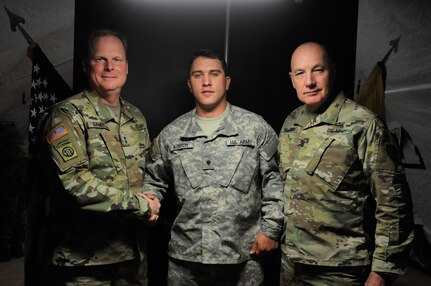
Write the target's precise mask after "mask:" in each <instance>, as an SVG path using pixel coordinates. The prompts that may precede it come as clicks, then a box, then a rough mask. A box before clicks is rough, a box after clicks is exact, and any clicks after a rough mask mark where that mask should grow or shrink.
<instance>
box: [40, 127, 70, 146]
mask: <svg viewBox="0 0 431 286" xmlns="http://www.w3.org/2000/svg"><path fill="white" fill-rule="evenodd" d="M67 134H69V131H68V130H67V128H66V126H65V125H64V124H60V125H58V126H57V127H55V128H54V129H53V130H51V131H50V132H49V133H48V134H47V135H46V137H45V138H46V141H47V142H48V144H51V143H52V142H54V141H55V140H57V139H60V138H61V137H63V136H65V135H67Z"/></svg>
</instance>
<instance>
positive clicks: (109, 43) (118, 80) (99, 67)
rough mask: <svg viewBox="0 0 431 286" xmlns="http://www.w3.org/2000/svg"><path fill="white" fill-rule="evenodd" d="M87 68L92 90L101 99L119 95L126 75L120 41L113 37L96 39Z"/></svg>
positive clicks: (123, 53) (124, 55) (126, 66)
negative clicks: (110, 95)
mask: <svg viewBox="0 0 431 286" xmlns="http://www.w3.org/2000/svg"><path fill="white" fill-rule="evenodd" d="M87 67H88V69H89V70H86V72H87V73H88V79H89V84H90V86H91V88H92V89H94V90H95V91H96V92H97V93H98V94H99V95H101V96H103V97H104V96H105V95H106V94H112V93H114V94H115V93H117V92H118V95H119V94H120V92H121V88H122V87H123V85H124V83H125V82H126V79H127V73H128V63H127V59H126V53H125V51H124V46H123V44H122V42H121V41H120V39H118V38H117V37H114V36H103V37H100V38H98V39H97V40H96V41H95V46H94V54H93V55H92V57H91V58H90V61H89V63H88V65H87Z"/></svg>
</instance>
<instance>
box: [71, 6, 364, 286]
mask: <svg viewBox="0 0 431 286" xmlns="http://www.w3.org/2000/svg"><path fill="white" fill-rule="evenodd" d="M357 8H358V1H357V0H352V1H345V0H325V1H321V0H302V1H301V0H295V1H294V0H261V1H257V0H254V1H253V0H230V1H229V0H217V1H216V0H212V1H211V0H199V1H197V0H194V1H193V0H177V1H174V0H171V1H168V0H122V1H118V0H117V1H115V0H90V1H88V0H85V1H84V0H76V2H75V39H74V90H75V91H76V92H78V91H80V90H81V89H82V88H83V86H84V82H85V78H84V77H83V74H82V68H81V59H82V52H83V49H84V47H85V45H86V37H87V35H88V33H89V32H90V31H91V30H93V29H96V28H109V29H113V30H116V31H119V32H121V33H123V34H125V35H126V37H127V38H128V42H129V50H128V59H129V76H128V81H127V84H126V86H125V88H124V89H123V92H122V96H123V97H124V98H126V99H127V100H129V101H130V102H132V103H133V104H135V105H136V106H138V107H139V108H140V109H141V111H142V112H143V114H144V115H145V116H146V118H147V121H148V126H149V129H150V136H151V137H155V136H157V134H158V132H159V131H160V130H161V129H162V128H163V127H164V126H165V125H167V124H168V123H169V122H171V121H172V120H173V119H175V118H176V117H178V116H179V115H181V114H183V113H184V112H187V111H189V110H190V109H192V108H193V107H194V101H193V96H192V95H191V94H190V93H189V91H188V88H187V84H186V79H187V74H188V70H187V69H188V62H189V57H190V56H191V54H192V53H193V52H194V51H195V50H198V49H200V48H213V49H218V50H220V51H222V52H225V53H226V56H227V60H228V64H229V67H230V72H231V77H232V83H231V89H230V91H229V92H228V100H229V101H230V102H231V103H233V104H235V105H238V106H241V107H244V108H246V109H249V110H251V111H254V112H256V113H258V114H260V115H262V116H263V117H264V118H265V119H266V120H267V121H268V123H269V124H270V125H271V126H272V127H273V128H274V130H275V131H276V132H277V133H278V132H279V130H280V128H281V125H282V123H283V121H284V119H285V117H286V116H287V114H288V113H290V111H292V110H293V109H294V108H296V107H297V106H298V105H299V101H298V100H297V97H296V94H295V92H294V90H293V88H292V86H291V82H290V78H289V75H288V73H289V71H290V56H291V54H292V52H293V50H294V49H295V48H296V46H298V45H299V44H301V43H302V42H304V41H318V42H321V43H322V44H324V45H325V46H327V48H328V49H329V51H330V53H331V54H332V58H333V61H335V63H336V67H337V78H338V83H339V84H340V86H339V87H340V88H342V89H343V90H344V91H345V92H346V95H347V96H348V97H350V98H353V95H354V90H353V89H354V88H353V87H354V77H355V74H354V73H355V53H356V50H355V48H356V31H357V26H356V25H357ZM174 208H175V206H174V203H173V200H172V199H171V200H169V199H167V200H165V201H164V203H163V209H164V210H165V211H164V214H162V217H161V219H160V220H159V222H158V224H157V225H156V226H155V227H154V228H152V229H151V230H150V237H149V259H150V264H149V272H150V274H149V275H150V285H155V286H161V285H164V284H165V280H164V277H165V276H166V254H165V253H166V244H167V241H168V239H169V222H170V221H171V220H172V216H173V215H174V211H173V210H174ZM163 209H162V211H163ZM272 258H274V260H273V261H274V262H273V263H271V264H270V265H269V269H268V270H267V271H268V280H267V281H266V285H277V284H278V267H279V253H275V254H273V256H272Z"/></svg>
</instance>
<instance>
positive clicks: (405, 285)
mask: <svg viewBox="0 0 431 286" xmlns="http://www.w3.org/2000/svg"><path fill="white" fill-rule="evenodd" d="M0 285H1V286H24V258H15V259H12V260H11V261H9V262H0ZM395 285H396V286H431V276H429V275H427V274H425V273H424V272H422V271H421V270H419V269H417V268H415V267H413V266H410V267H409V268H408V269H407V274H406V275H404V276H401V277H400V278H399V279H398V281H397V283H395Z"/></svg>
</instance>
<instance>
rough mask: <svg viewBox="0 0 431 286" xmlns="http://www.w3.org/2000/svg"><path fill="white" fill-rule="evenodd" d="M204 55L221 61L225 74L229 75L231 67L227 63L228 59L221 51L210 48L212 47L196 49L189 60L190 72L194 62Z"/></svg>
mask: <svg viewBox="0 0 431 286" xmlns="http://www.w3.org/2000/svg"><path fill="white" fill-rule="evenodd" d="M199 57H204V58H210V59H216V60H219V61H220V62H221V67H222V69H223V71H224V74H225V75H226V76H227V75H229V69H228V66H227V63H226V60H225V59H224V56H223V54H222V53H221V52H219V51H217V50H210V49H200V50H199V51H196V52H195V53H194V54H193V55H192V57H191V58H190V62H189V72H190V70H191V68H192V65H193V62H194V60H195V59H196V58H199Z"/></svg>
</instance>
